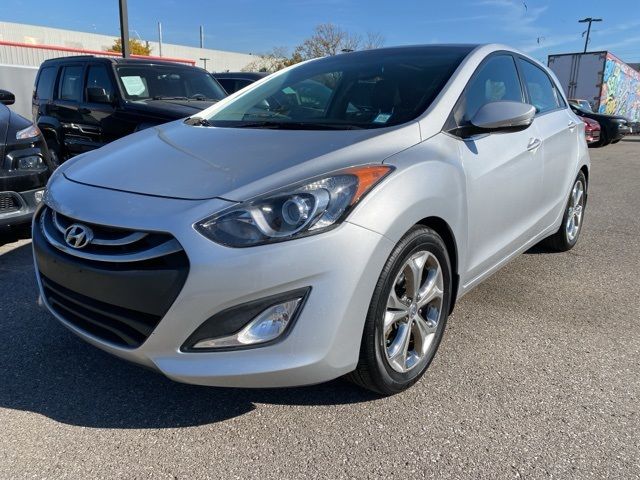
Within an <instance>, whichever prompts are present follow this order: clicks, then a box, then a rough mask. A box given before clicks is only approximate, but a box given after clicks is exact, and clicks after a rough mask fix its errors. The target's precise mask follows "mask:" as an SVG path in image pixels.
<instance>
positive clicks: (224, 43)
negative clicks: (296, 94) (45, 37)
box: [0, 0, 640, 62]
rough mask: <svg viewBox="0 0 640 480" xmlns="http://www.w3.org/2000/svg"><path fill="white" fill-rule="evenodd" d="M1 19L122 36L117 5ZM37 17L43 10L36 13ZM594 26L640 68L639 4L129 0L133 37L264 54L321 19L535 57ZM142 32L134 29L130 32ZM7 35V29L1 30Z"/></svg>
mask: <svg viewBox="0 0 640 480" xmlns="http://www.w3.org/2000/svg"><path fill="white" fill-rule="evenodd" d="M2 3H3V8H2V13H1V14H0V20H4V21H9V22H19V23H31V24H38V25H45V26H51V27H59V28H67V29H74V30H81V31H88V32H97V33H104V34H113V35H117V32H118V9H117V4H118V1H117V0H60V1H50V0H2ZM36 13H37V14H36ZM587 16H592V17H601V18H603V19H604V22H602V23H598V24H594V28H593V29H592V40H591V43H590V49H592V50H611V51H612V52H613V53H614V54H616V55H618V56H619V57H621V58H622V59H623V60H626V61H629V62H632V61H635V62H640V0H616V1H615V2H613V1H611V0H580V1H574V0H546V1H543V0H524V1H523V0H479V1H470V0H466V1H456V0H451V1H444V2H443V1H435V0H395V1H391V0H368V1H365V0H297V1H296V0H279V1H269V0H234V1H227V2H223V1H211V0H200V1H196V0H129V25H130V28H131V30H132V35H135V34H136V33H137V34H138V35H139V36H140V37H142V38H143V39H148V40H156V39H157V27H156V24H157V22H158V21H161V22H162V26H163V34H164V41H165V42H167V43H178V44H183V45H196V46H197V45H198V41H199V40H198V38H199V37H198V26H199V25H200V24H202V25H204V28H205V46H207V47H209V48H217V49H222V50H233V51H241V52H252V53H261V52H265V51H268V50H270V49H271V48H272V47H289V48H292V47H294V46H295V45H296V44H298V43H299V42H300V41H301V40H302V39H304V38H305V37H306V36H308V35H309V33H310V32H311V31H312V29H313V27H314V26H315V25H317V24H318V23H324V22H331V23H335V24H337V25H340V26H341V27H343V28H345V29H347V30H349V31H352V32H354V33H361V34H365V33H366V32H369V31H371V32H380V33H381V34H382V35H383V36H384V37H385V39H386V41H385V44H386V45H402V44H412V43H414V44H415V43H432V42H451V43H476V42H501V43H507V44H509V45H512V46H515V47H518V48H521V49H523V50H525V51H527V52H529V53H530V54H532V55H533V56H535V57H536V58H539V59H545V58H546V55H547V54H549V53H561V52H573V51H581V50H582V48H583V45H584V40H583V38H582V37H581V33H582V32H583V31H584V30H585V26H584V24H579V23H577V20H578V19H580V18H584V17H587ZM133 30H135V33H134V32H133ZM0 33H1V32H0Z"/></svg>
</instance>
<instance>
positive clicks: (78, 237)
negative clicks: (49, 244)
mask: <svg viewBox="0 0 640 480" xmlns="http://www.w3.org/2000/svg"><path fill="white" fill-rule="evenodd" d="M91 240H93V232H92V231H91V229H90V228H89V227H86V226H84V225H80V224H78V223H74V224H73V225H69V226H68V227H67V229H66V230H65V231H64V241H65V242H67V245H69V246H70V247H71V248H84V247H86V246H87V245H89V244H90V243H91Z"/></svg>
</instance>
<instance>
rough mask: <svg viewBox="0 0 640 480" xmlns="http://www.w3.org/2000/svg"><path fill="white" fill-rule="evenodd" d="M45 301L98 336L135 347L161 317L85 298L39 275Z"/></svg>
mask: <svg viewBox="0 0 640 480" xmlns="http://www.w3.org/2000/svg"><path fill="white" fill-rule="evenodd" d="M40 279H41V281H42V289H43V292H44V295H45V297H46V300H47V303H48V304H49V305H50V306H51V308H52V309H53V310H55V312H56V313H57V314H59V315H60V316H61V317H63V318H64V319H65V320H66V321H68V322H69V323H71V324H73V325H74V326H76V327H78V328H80V329H82V330H84V331H85V332H88V333H90V334H92V335H94V336H96V337H98V338H101V339H104V340H107V341H109V342H111V343H114V344H117V345H121V346H126V347H129V348H136V347H139V346H140V345H142V343H143V342H144V341H145V340H146V339H147V337H148V336H149V335H150V334H151V332H152V331H153V329H154V328H155V327H156V325H158V322H160V319H161V317H160V316H156V315H151V314H148V313H143V312H138V311H135V310H129V309H127V308H122V307H117V306H115V305H110V304H108V303H104V302H100V301H98V300H95V299H92V298H89V297H86V296H84V295H81V294H79V293H76V292H72V291H71V290H69V289H67V288H65V287H63V286H62V285H58V284H57V283H55V282H53V281H51V280H49V279H48V278H46V277H45V276H43V275H41V276H40Z"/></svg>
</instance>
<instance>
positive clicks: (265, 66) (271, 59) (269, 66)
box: [243, 23, 385, 72]
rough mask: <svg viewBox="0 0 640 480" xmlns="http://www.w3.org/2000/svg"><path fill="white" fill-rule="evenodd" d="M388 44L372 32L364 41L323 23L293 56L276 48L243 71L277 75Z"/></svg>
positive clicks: (298, 47) (335, 26)
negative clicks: (310, 62) (299, 65)
mask: <svg viewBox="0 0 640 480" xmlns="http://www.w3.org/2000/svg"><path fill="white" fill-rule="evenodd" d="M384 41H385V39H384V36H382V34H381V33H378V32H368V33H367V35H366V36H365V37H364V38H363V37H362V36H360V35H357V34H352V33H349V32H347V31H346V30H344V29H343V28H341V27H339V26H337V25H334V24H332V23H323V24H320V25H318V26H316V28H315V29H314V30H313V34H312V35H311V36H310V37H309V38H307V39H305V40H304V41H303V42H302V43H301V44H300V45H298V46H297V47H296V48H295V49H294V51H293V54H291V55H290V56H289V54H288V52H287V49H286V48H283V47H278V48H274V49H273V50H271V51H270V52H268V53H265V54H263V55H260V56H259V57H258V58H256V60H254V61H253V62H251V63H250V64H249V65H247V66H246V67H244V68H243V70H244V71H247V72H248V71H253V72H256V71H258V72H275V71H277V70H280V69H282V68H285V67H288V66H290V65H294V64H296V63H299V62H302V61H304V60H309V59H312V58H318V57H326V56H328V55H337V54H339V53H341V52H345V51H353V50H370V49H372V48H379V47H381V46H383V45H384Z"/></svg>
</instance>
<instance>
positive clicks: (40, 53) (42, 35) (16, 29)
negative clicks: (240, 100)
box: [0, 22, 255, 72]
mask: <svg viewBox="0 0 640 480" xmlns="http://www.w3.org/2000/svg"><path fill="white" fill-rule="evenodd" d="M116 38H119V33H116V34H114V35H101V34H97V33H87V32H76V31H73V30H62V29H60V28H49V27H39V26H36V25H25V24H21V23H10V22H0V64H8V65H23V66H33V67H38V66H40V64H41V63H42V62H43V61H44V60H46V59H48V58H56V57H61V56H69V55H86V54H94V55H105V53H104V52H107V51H108V50H109V49H110V48H111V46H112V45H113V42H114V40H115V39H116ZM149 45H150V46H151V55H152V56H154V57H158V56H160V46H159V44H158V42H151V41H150V42H149ZM56 47H58V48H56ZM106 55H108V54H106ZM162 57H170V58H173V59H180V60H182V61H186V62H185V63H191V64H192V65H197V66H199V67H204V61H203V60H201V58H206V59H207V61H206V63H207V65H206V68H207V70H209V71H212V72H225V71H238V70H242V69H243V68H244V67H246V66H247V65H248V64H249V63H251V62H252V61H253V60H255V57H254V56H252V55H251V54H247V53H237V52H227V51H223V50H213V49H210V48H197V47H187V46H184V45H173V44H170V43H163V44H162Z"/></svg>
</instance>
